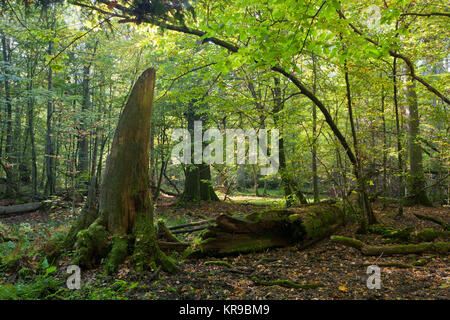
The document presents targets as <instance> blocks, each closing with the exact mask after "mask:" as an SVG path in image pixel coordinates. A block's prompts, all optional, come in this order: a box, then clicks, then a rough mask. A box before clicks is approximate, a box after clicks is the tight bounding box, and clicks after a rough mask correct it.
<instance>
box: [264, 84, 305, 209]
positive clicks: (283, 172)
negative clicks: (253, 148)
mask: <svg viewBox="0 0 450 320" xmlns="http://www.w3.org/2000/svg"><path fill="white" fill-rule="evenodd" d="M273 80H274V88H273V93H274V99H273V103H274V105H273V109H272V111H273V122H274V124H275V126H277V128H278V130H279V131H280V138H279V141H278V149H279V153H278V156H279V161H280V167H279V172H280V177H281V184H282V188H283V193H284V197H285V199H286V207H291V206H292V205H293V204H294V195H295V194H296V195H297V198H298V200H299V201H300V203H302V204H306V203H308V202H307V201H306V198H305V196H304V195H303V193H302V192H301V191H300V190H294V187H295V189H298V188H296V183H294V181H292V179H291V178H290V177H289V174H288V172H287V166H286V151H285V148H284V138H283V133H282V127H281V125H280V117H279V115H278V113H279V112H280V111H281V110H283V107H284V103H283V101H282V97H281V89H280V79H278V78H277V77H274V78H273Z"/></svg>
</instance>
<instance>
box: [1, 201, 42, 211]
mask: <svg viewBox="0 0 450 320" xmlns="http://www.w3.org/2000/svg"><path fill="white" fill-rule="evenodd" d="M41 206H42V202H30V203H24V204H17V205H12V206H0V214H18V213H27V212H31V211H36V210H38V209H39V208H40V207H41Z"/></svg>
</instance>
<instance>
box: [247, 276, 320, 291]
mask: <svg viewBox="0 0 450 320" xmlns="http://www.w3.org/2000/svg"><path fill="white" fill-rule="evenodd" d="M252 281H253V282H254V283H255V284H256V285H260V286H280V287H285V288H294V289H315V288H318V287H323V284H322V283H304V284H301V283H296V282H292V281H289V280H272V281H265V280H260V279H258V278H252Z"/></svg>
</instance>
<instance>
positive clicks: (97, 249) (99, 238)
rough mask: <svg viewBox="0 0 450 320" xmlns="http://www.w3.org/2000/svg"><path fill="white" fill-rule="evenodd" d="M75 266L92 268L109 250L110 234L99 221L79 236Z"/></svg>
mask: <svg viewBox="0 0 450 320" xmlns="http://www.w3.org/2000/svg"><path fill="white" fill-rule="evenodd" d="M75 246H76V251H75V259H74V262H75V264H78V265H79V266H80V267H84V268H92V267H93V266H94V265H95V264H97V263H98V262H99V261H100V259H102V258H104V257H105V256H106V255H107V253H108V250H109V240H108V232H107V231H106V229H105V227H103V226H102V225H100V224H99V223H98V222H97V221H96V222H94V223H93V224H91V225H90V226H89V228H87V229H84V230H81V231H80V232H78V234H77V241H76V245H75Z"/></svg>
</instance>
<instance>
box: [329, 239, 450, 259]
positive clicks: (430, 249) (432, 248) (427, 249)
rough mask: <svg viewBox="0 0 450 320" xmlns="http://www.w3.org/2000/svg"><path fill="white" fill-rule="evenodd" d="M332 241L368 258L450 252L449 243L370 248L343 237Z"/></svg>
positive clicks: (357, 241) (355, 240)
mask: <svg viewBox="0 0 450 320" xmlns="http://www.w3.org/2000/svg"><path fill="white" fill-rule="evenodd" d="M331 241H333V242H336V243H339V244H342V245H345V246H348V247H353V248H357V249H360V250H361V253H362V254H364V255H366V256H379V255H381V254H383V256H390V255H394V254H410V253H441V254H447V253H448V252H449V250H450V243H449V242H424V243H418V244H403V245H394V246H368V245H365V244H364V243H363V242H361V241H359V240H357V239H353V238H348V237H342V236H331ZM361 244H362V246H361ZM359 247H360V248H359Z"/></svg>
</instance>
